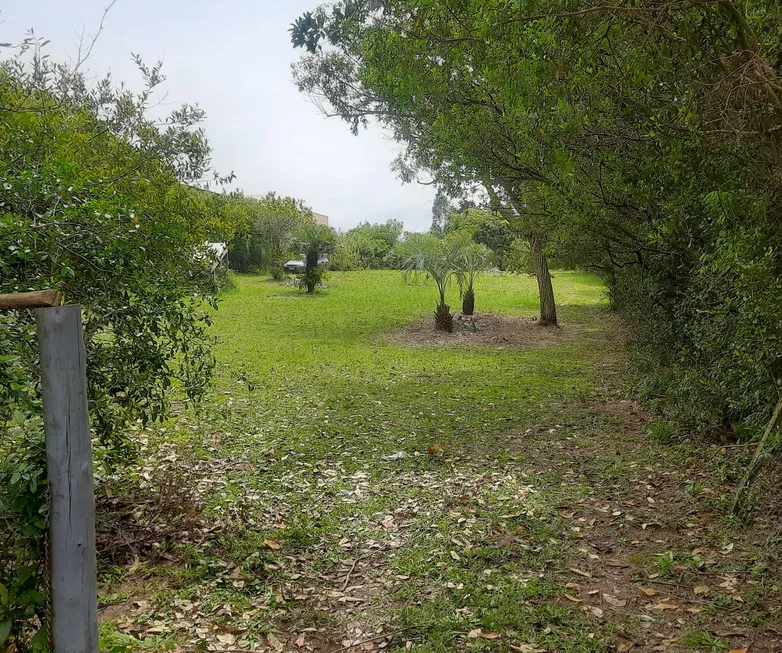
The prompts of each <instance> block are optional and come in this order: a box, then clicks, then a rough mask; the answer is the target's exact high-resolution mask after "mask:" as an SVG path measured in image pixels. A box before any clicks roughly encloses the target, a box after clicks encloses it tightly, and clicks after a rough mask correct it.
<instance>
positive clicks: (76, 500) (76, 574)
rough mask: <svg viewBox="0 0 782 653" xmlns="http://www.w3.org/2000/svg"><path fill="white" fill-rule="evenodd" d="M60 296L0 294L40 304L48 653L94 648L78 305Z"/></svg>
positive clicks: (91, 521) (1, 300) (2, 303)
mask: <svg viewBox="0 0 782 653" xmlns="http://www.w3.org/2000/svg"><path fill="white" fill-rule="evenodd" d="M60 301H61V300H60V295H59V293H57V292H55V291H41V292H37V293H21V294H15V295H0V308H4V309H29V308H37V309H38V310H37V316H36V317H37V327H38V342H39V345H40V351H41V388H42V394H43V413H44V429H45V431H46V461H47V463H46V467H47V476H48V481H49V494H50V508H49V575H50V582H51V586H50V590H51V597H50V606H51V623H50V624H49V626H50V629H51V631H50V636H51V642H52V646H53V648H54V653H98V605H97V594H98V587H97V565H96V560H95V498H94V494H93V477H92V448H91V442H90V423H89V414H88V410H87V378H86V366H85V349H84V337H83V334H82V324H81V307H80V306H78V305H71V306H59V304H60ZM43 307H46V308H43Z"/></svg>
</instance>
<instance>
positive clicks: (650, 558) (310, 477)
mask: <svg viewBox="0 0 782 653" xmlns="http://www.w3.org/2000/svg"><path fill="white" fill-rule="evenodd" d="M327 284H328V287H327V288H326V289H325V290H322V291H319V292H317V293H315V294H313V295H307V294H303V293H300V292H298V291H296V290H295V289H294V288H292V287H288V286H285V285H282V284H279V283H277V282H272V281H271V280H269V279H267V278H264V277H260V276H240V277H238V278H237V280H236V288H235V289H234V290H231V291H229V292H228V293H226V295H225V297H224V301H223V302H222V306H221V309H220V310H219V311H218V313H217V314H216V317H215V326H214V332H215V334H216V335H217V336H218V338H219V340H220V343H219V345H218V347H217V356H218V369H219V377H220V378H219V383H218V387H217V389H216V391H215V393H214V396H213V399H212V400H211V402H210V403H209V404H208V405H206V406H204V411H203V413H202V414H200V415H199V416H193V415H192V414H191V413H190V412H189V411H184V410H183V411H182V413H181V415H180V416H179V417H178V418H175V419H173V420H171V421H170V422H169V423H167V424H166V425H165V426H164V427H155V428H153V429H150V430H144V429H141V427H139V429H138V433H137V435H136V437H137V438H138V441H140V442H141V443H142V457H141V460H143V461H144V463H143V465H141V466H139V467H137V468H134V469H132V470H130V472H127V471H123V472H122V474H121V475H117V476H116V477H107V478H105V479H103V480H102V482H101V484H100V485H99V487H98V490H97V491H98V510H99V547H98V548H99V552H100V555H101V556H102V559H101V568H102V574H101V583H102V591H101V616H102V620H103V622H104V623H103V625H102V633H103V637H104V641H105V642H106V643H107V645H112V643H113V645H114V646H116V648H115V649H112V650H127V649H125V648H124V647H125V646H127V645H128V642H129V641H130V640H128V639H126V638H125V637H124V635H123V634H125V635H127V634H130V635H132V636H133V637H134V638H136V639H142V640H143V639H146V640H147V642H148V645H149V646H158V645H159V643H160V642H161V641H166V640H170V641H174V642H177V643H178V644H179V645H180V646H181V650H223V651H227V650H231V651H237V650H267V651H268V650H270V651H277V652H279V651H283V650H301V651H324V652H330V653H336V651H372V650H376V649H388V650H392V649H404V648H411V649H413V650H416V651H422V652H424V651H426V652H435V651H445V650H469V651H521V652H533V651H559V652H565V651H595V652H597V651H612V650H618V651H668V650H671V651H680V650H691V651H728V650H739V651H741V650H744V649H746V648H747V647H750V646H751V648H750V651H751V652H752V653H755V652H756V651H766V650H767V651H771V650H779V648H778V647H780V646H782V643H781V641H782V633H780V630H779V629H778V628H779V624H780V612H779V608H780V604H781V601H780V598H782V597H781V596H780V591H781V590H780V581H779V577H778V573H777V572H778V567H777V568H774V567H772V568H769V567H767V562H768V561H767V559H766V557H765V556H768V555H769V554H770V553H772V551H773V549H772V548H771V547H769V546H766V545H768V544H769V543H768V542H767V541H766V540H765V539H764V536H763V535H762V533H758V532H755V531H753V530H752V528H751V527H748V526H741V525H740V524H738V523H732V522H731V521H730V520H729V519H728V518H727V517H726V515H727V514H728V506H729V503H730V495H731V491H732V489H733V488H734V487H735V484H736V480H737V473H736V472H735V471H734V470H739V471H740V463H741V462H742V461H745V456H747V455H749V452H748V451H747V449H742V448H724V447H721V445H704V444H701V445H697V446H696V445H693V444H687V443H684V442H679V441H678V439H677V438H678V436H677V434H676V433H672V432H671V427H670V426H669V425H667V424H665V423H656V422H652V421H651V419H650V417H649V416H648V415H647V413H646V412H645V411H644V409H643V408H642V407H640V406H639V405H638V404H637V403H636V402H634V401H632V400H631V399H628V398H627V391H626V387H627V383H628V379H627V378H626V376H625V373H626V370H627V364H626V360H625V349H626V347H627V343H626V335H625V334H624V332H623V330H622V328H621V325H620V324H619V323H618V321H617V318H616V316H615V315H613V314H612V313H611V312H610V310H609V308H608V306H607V304H606V302H605V300H604V289H603V287H602V286H601V284H600V282H599V281H598V280H597V279H596V278H595V277H592V276H589V275H585V274H581V273H575V272H556V273H555V275H554V284H555V290H556V293H557V297H558V298H559V301H560V302H561V307H560V317H561V322H562V325H563V327H562V329H561V330H559V331H555V330H552V329H545V328H538V327H530V326H529V325H526V326H525V325H524V324H523V323H522V324H521V325H520V330H522V331H523V336H520V337H518V338H516V339H511V340H510V341H503V340H502V332H503V330H505V329H507V326H508V324H513V320H512V318H522V317H523V318H526V319H531V318H533V317H534V316H535V310H536V308H537V296H536V287H535V281H534V279H533V278H529V277H525V276H512V275H504V276H499V275H496V276H495V275H487V276H485V277H482V278H481V280H480V282H479V287H478V289H477V305H476V312H477V314H478V315H477V316H476V320H475V322H473V323H471V324H472V325H474V327H475V329H476V331H475V334H474V335H475V339H471V337H472V335H473V334H471V333H470V332H469V330H470V329H472V328H473V327H472V326H466V327H465V326H458V320H457V328H456V332H455V333H454V334H452V335H450V336H449V335H438V336H437V338H436V339H435V340H437V341H435V340H432V341H429V340H427V339H428V338H429V337H430V336H431V333H430V334H428V335H427V334H426V333H425V332H426V329H427V327H426V326H420V325H421V324H424V325H429V326H428V328H429V329H433V327H432V320H431V311H432V310H434V298H435V297H436V293H435V292H434V289H433V285H432V284H431V283H430V284H429V285H426V284H423V283H421V284H406V283H404V282H403V280H402V278H401V274H400V273H399V272H388V271H372V272H353V273H332V274H331V275H330V276H329V278H328V280H327ZM451 300H452V301H451ZM449 302H450V303H451V304H452V305H453V306H458V301H457V297H456V296H455V292H454V297H453V298H451V297H449ZM487 314H490V315H493V316H495V317H487ZM496 316H505V317H502V318H500V317H496ZM424 321H426V322H424ZM494 328H496V329H498V334H499V335H497V334H495V337H493V336H492V334H491V330H492V329H494ZM449 337H452V338H454V342H455V343H456V344H454V345H453V346H441V343H440V342H439V340H440V339H447V338H449ZM764 547H765V548H764Z"/></svg>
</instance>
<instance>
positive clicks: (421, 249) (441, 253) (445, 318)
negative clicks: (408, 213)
mask: <svg viewBox="0 0 782 653" xmlns="http://www.w3.org/2000/svg"><path fill="white" fill-rule="evenodd" d="M399 255H400V265H401V268H402V270H404V273H405V276H406V277H410V276H417V275H418V274H420V273H421V272H425V273H426V274H428V275H429V276H430V277H431V278H432V279H433V280H434V282H435V284H437V292H438V293H439V296H440V297H439V301H438V302H437V306H436V309H435V312H434V325H435V329H437V330H438V331H447V332H448V333H451V332H452V331H453V315H451V307H450V306H448V304H446V303H445V293H446V291H447V290H448V283H449V282H450V280H451V277H453V275H454V274H455V271H456V268H455V265H454V260H453V252H452V251H451V250H449V249H448V248H446V247H445V245H444V244H443V242H442V241H441V240H440V239H438V238H436V237H435V236H431V235H428V234H423V235H419V236H415V237H411V238H408V240H407V241H405V242H404V243H403V244H402V246H401V247H400V248H399Z"/></svg>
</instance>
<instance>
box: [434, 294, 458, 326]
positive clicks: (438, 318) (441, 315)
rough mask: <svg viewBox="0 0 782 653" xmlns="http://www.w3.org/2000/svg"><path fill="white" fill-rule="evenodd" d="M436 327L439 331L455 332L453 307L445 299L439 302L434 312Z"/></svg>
mask: <svg viewBox="0 0 782 653" xmlns="http://www.w3.org/2000/svg"><path fill="white" fill-rule="evenodd" d="M434 328H435V329H436V330H437V331H445V332H446V333H452V332H453V315H451V307H450V306H448V304H446V303H445V302H444V301H443V300H440V301H439V302H437V310H435V312H434Z"/></svg>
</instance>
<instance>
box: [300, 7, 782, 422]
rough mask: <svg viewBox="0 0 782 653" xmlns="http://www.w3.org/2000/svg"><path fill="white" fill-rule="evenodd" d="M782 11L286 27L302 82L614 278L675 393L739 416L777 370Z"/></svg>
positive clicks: (757, 414) (464, 11)
mask: <svg viewBox="0 0 782 653" xmlns="http://www.w3.org/2000/svg"><path fill="white" fill-rule="evenodd" d="M780 24H782V7H780V5H779V3H778V2H776V1H775V0H741V1H738V0H696V1H688V0H658V1H654V2H651V1H644V0H636V1H634V2H631V3H623V4H621V5H619V6H611V5H610V4H605V3H599V2H597V1H596V0H562V1H561V2H557V3H551V2H547V1H544V0H516V1H514V2H505V1H504V0H488V1H487V0H461V1H459V2H444V1H442V0H419V1H418V2H416V3H413V4H411V3H408V2H403V1H401V0H347V1H344V2H339V3H337V4H336V5H333V6H332V7H326V8H321V9H319V10H318V11H316V12H315V14H313V16H312V20H311V21H310V22H309V23H307V24H304V23H301V22H297V23H296V24H294V26H293V27H292V30H293V34H294V44H297V45H301V46H304V47H306V48H307V49H308V50H309V51H310V53H311V54H310V56H308V57H305V58H303V59H302V60H301V62H300V63H299V64H297V67H296V81H297V83H298V85H299V88H300V89H301V90H302V91H303V92H306V93H310V94H312V95H314V96H315V97H316V98H320V99H321V100H322V102H323V104H324V107H325V108H327V110H329V111H330V112H331V113H334V114H336V115H339V116H340V117H342V118H343V119H344V120H346V121H347V122H348V123H349V124H350V127H351V129H353V130H354V131H357V130H358V129H359V128H360V127H361V126H364V125H367V124H368V123H369V121H370V120H372V119H375V120H378V121H380V122H381V123H383V124H384V125H385V126H386V127H388V128H390V129H391V130H392V132H393V133H394V136H395V137H396V138H397V139H398V140H400V141H401V142H403V143H405V145H406V146H407V148H406V152H405V155H404V157H403V160H402V161H400V162H399V163H398V165H397V169H398V170H399V171H400V172H401V173H402V174H403V175H407V176H408V178H413V177H414V176H415V175H416V174H417V172H416V171H418V170H425V171H426V172H427V173H429V174H430V175H431V176H432V177H433V179H434V180H435V181H436V183H437V184H438V185H439V186H441V187H442V188H444V189H447V190H448V191H449V192H452V193H456V192H457V191H458V190H459V189H464V188H467V189H472V188H474V186H475V185H476V184H481V185H482V186H484V187H485V189H486V190H487V191H488V192H489V194H490V195H491V208H492V209H494V210H496V211H498V212H500V213H501V215H503V217H504V218H505V219H506V220H507V222H508V224H509V225H511V226H512V227H513V228H514V229H516V230H517V231H518V232H519V233H522V234H525V235H526V236H527V237H528V242H529V243H530V246H531V248H532V247H533V246H535V247H537V248H542V249H543V250H544V251H547V252H549V253H554V254H555V255H556V256H557V258H559V259H560V260H566V261H569V262H573V263H579V264H581V265H584V266H588V267H590V268H592V269H595V270H597V271H599V272H600V273H601V274H602V275H603V276H604V278H605V279H606V281H607V282H608V285H609V288H610V292H611V298H612V300H613V302H614V304H615V305H616V306H619V307H623V308H625V309H626V313H627V314H628V315H630V316H632V317H633V318H634V319H635V322H636V324H637V325H638V326H639V329H640V330H639V334H640V335H641V337H642V340H643V341H645V343H646V344H647V345H648V347H649V349H650V351H652V352H653V353H654V354H655V357H656V360H657V362H658V367H657V369H656V370H655V372H654V376H655V377H656V378H657V379H658V382H659V383H660V390H661V391H664V392H665V393H666V394H667V395H668V397H669V398H670V399H671V404H672V405H674V406H676V407H678V408H679V412H680V414H685V415H686V416H688V417H690V418H693V419H694V420H695V421H696V422H701V423H704V424H706V423H713V422H715V421H721V422H724V423H726V424H730V423H734V424H735V423H737V422H740V421H745V422H746V421H749V423H758V422H761V421H763V420H765V419H767V417H768V415H769V413H770V411H771V409H772V407H773V404H774V403H775V402H776V399H777V396H778V393H779V388H780V377H782V369H781V367H782V320H780V318H779V314H778V299H775V297H776V298H778V297H779V296H780V295H779V293H780V289H781V288H780V284H782V281H780V278H781V277H780V271H782V260H780V251H782V249H781V248H780V245H781V244H782V242H781V241H782V226H781V225H780V221H779V217H778V216H779V215H780V210H781V209H782V207H781V206H780V200H781V198H782V173H781V172H780V170H782V168H781V167H780V165H779V152H780V138H782V82H781V81H780V77H781V75H780V72H781V71H782V46H781V45H780V43H781V42H782V38H781V36H780V27H779V26H780ZM532 254H533V259H534V260H538V261H540V258H539V256H538V255H537V254H539V250H538V252H537V254H536V252H532Z"/></svg>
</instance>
